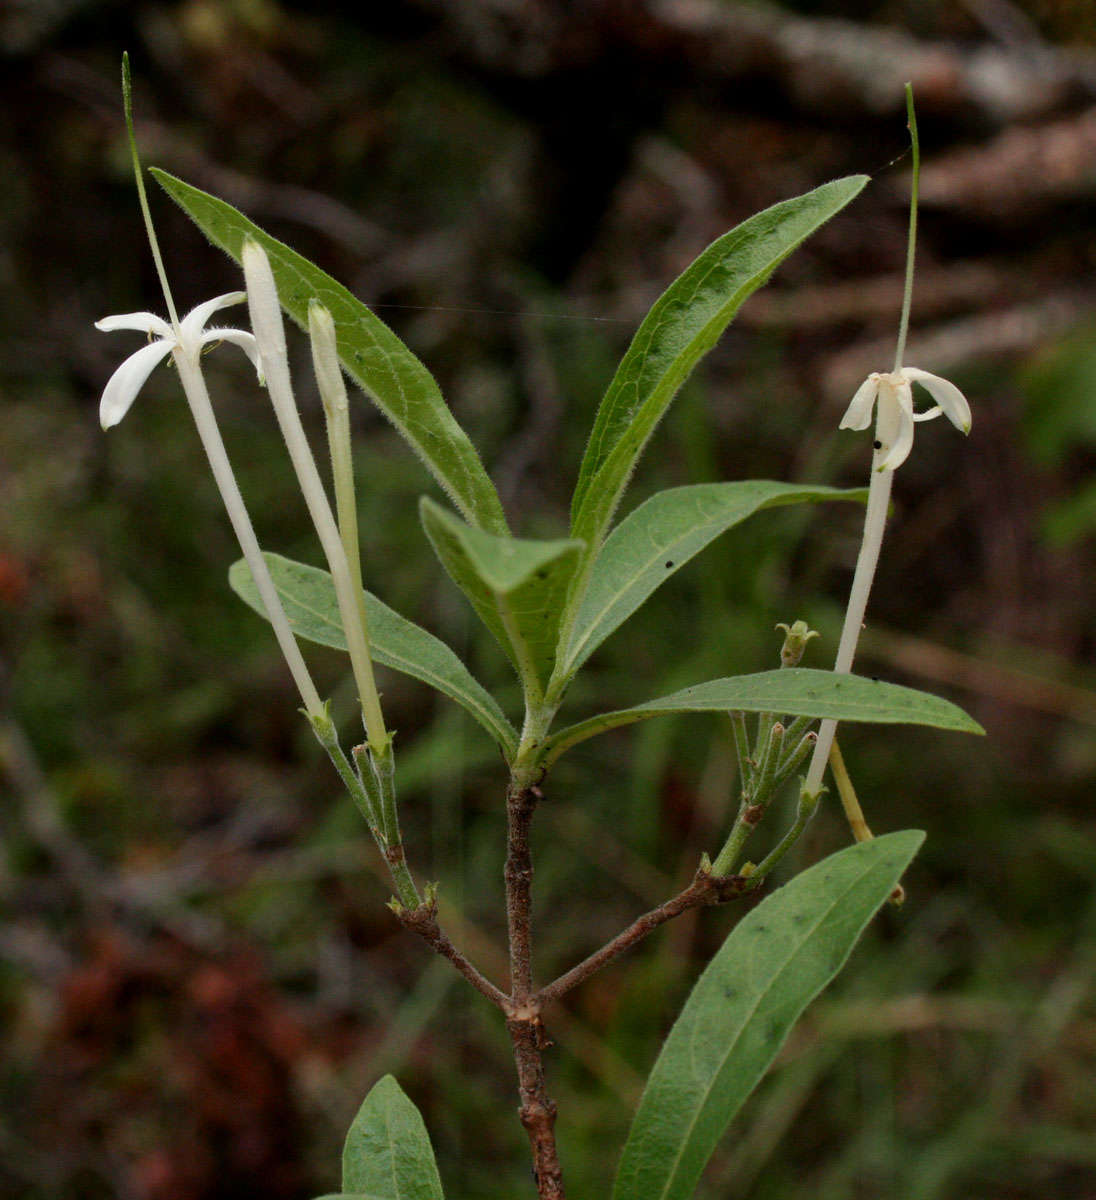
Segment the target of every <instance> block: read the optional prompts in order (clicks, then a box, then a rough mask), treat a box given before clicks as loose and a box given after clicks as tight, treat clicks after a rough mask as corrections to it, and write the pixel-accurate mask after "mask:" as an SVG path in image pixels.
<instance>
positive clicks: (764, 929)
mask: <svg viewBox="0 0 1096 1200" xmlns="http://www.w3.org/2000/svg"><path fill="white" fill-rule="evenodd" d="M755 928H756V929H757V932H758V933H768V932H769V927H768V925H757V926H755Z"/></svg>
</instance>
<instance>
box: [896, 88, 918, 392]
mask: <svg viewBox="0 0 1096 1200" xmlns="http://www.w3.org/2000/svg"><path fill="white" fill-rule="evenodd" d="M906 115H907V118H908V122H909V130H910V146H911V148H912V150H913V177H912V179H911V181H910V230H909V240H908V242H907V243H906V285H905V289H904V291H903V293H902V316H901V318H900V319H899V322H898V344H897V346H896V347H895V350H894V372H895V374H896V375H897V373H898V372H899V371H901V369H902V359H903V357H904V356H905V353H906V333H907V332H908V330H909V325H910V308H911V306H912V304H913V260H914V256H915V254H916V251H917V198H918V194H919V192H920V186H921V142H920V140H919V139H918V136H917V115H916V113H915V112H914V110H913V84H911V83H907V84H906Z"/></svg>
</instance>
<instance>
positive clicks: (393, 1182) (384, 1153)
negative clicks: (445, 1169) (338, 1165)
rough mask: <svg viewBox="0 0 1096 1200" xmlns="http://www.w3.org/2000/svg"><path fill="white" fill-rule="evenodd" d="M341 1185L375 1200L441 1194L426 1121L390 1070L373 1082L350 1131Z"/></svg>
mask: <svg viewBox="0 0 1096 1200" xmlns="http://www.w3.org/2000/svg"><path fill="white" fill-rule="evenodd" d="M342 1188H343V1192H344V1193H349V1194H351V1195H357V1194H359V1193H360V1194H364V1195H366V1196H371V1197H372V1196H375V1197H376V1198H377V1200H443V1197H442V1190H441V1179H440V1178H439V1176H438V1168H437V1164H436V1162H435V1161H434V1150H433V1148H432V1147H431V1145H430V1137H429V1135H428V1134H427V1132H426V1126H425V1125H424V1124H423V1120H422V1117H421V1116H420V1114H419V1110H418V1109H417V1108H416V1107H415V1106H414V1105H413V1104H412V1103H411V1101H410V1100H408V1098H407V1096H406V1095H405V1094H404V1092H403V1090H402V1089H401V1087H400V1085H399V1084H398V1083H397V1082H396V1081H395V1079H393V1078H392V1076H391V1075H385V1076H384V1078H383V1079H380V1080H378V1082H377V1083H376V1084H374V1086H373V1089H372V1091H370V1093H369V1095H368V1096H366V1098H365V1100H364V1101H363V1102H362V1106H361V1108H360V1109H359V1110H358V1115H357V1116H356V1117H355V1118H354V1123H353V1124H352V1125H351V1126H350V1132H349V1133H348V1134H347V1135H346V1143H345V1145H344V1146H343V1169H342Z"/></svg>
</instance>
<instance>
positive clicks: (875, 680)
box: [871, 675, 879, 683]
mask: <svg viewBox="0 0 1096 1200" xmlns="http://www.w3.org/2000/svg"><path fill="white" fill-rule="evenodd" d="M871 681H872V683H878V682H879V676H878V675H873V676H872V677H871Z"/></svg>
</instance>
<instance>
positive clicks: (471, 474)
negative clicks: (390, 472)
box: [152, 167, 506, 533]
mask: <svg viewBox="0 0 1096 1200" xmlns="http://www.w3.org/2000/svg"><path fill="white" fill-rule="evenodd" d="M152 174H153V175H154V176H155V177H156V180H157V182H158V183H159V184H160V186H161V187H162V188H163V189H164V191H166V192H167V194H168V195H169V196H170V197H171V198H172V200H174V201H175V202H176V204H178V205H179V207H180V208H182V209H183V211H184V212H185V213H186V214H187V216H189V217H190V219H191V220H192V221H193V222H194V223H195V225H197V226H198V228H199V229H201V231H202V232H203V233H204V234H205V235H206V237H207V238H209V240H210V241H211V242H212V243H213V244H214V245H215V246H219V247H220V248H221V249H222V250H224V251H225V252H226V253H227V254H228V255H230V256H231V257H232V258H234V259H235V260H236V262H239V261H240V257H241V254H242V251H243V245H244V241H245V240H246V239H247V238H249V237H250V238H254V239H255V241H257V242H259V243H260V244H261V245H262V247H263V249H264V250H265V251H266V252H267V255H268V256H269V257H270V265H271V267H272V269H273V271H274V279H275V282H276V283H277V285H278V296H279V298H280V300H281V302H282V307H283V308H284V309H285V311H286V312H287V313H288V314H289V315H290V316H291V317H292V318H293V320H294V321H296V322H297V324H298V325H300V326H301V328H302V329H307V328H308V304H309V301H310V300H312V299H313V298H316V299H319V300H320V301H322V302H323V304H324V305H326V307H327V308H328V309H329V311H330V312H331V316H332V317H333V318H334V321H335V329H336V333H337V337H338V347H339V358H340V359H341V360H342V364H343V366H344V367H345V368H346V371H347V373H348V374H349V375H350V376H351V378H352V379H353V380H354V381H355V382H356V383H357V384H358V385H359V387H361V388H362V389H363V391H365V393H366V394H367V395H368V396H369V397H370V399H372V401H373V403H374V404H376V406H377V407H378V408H379V409H380V410H381V412H383V413H384V415H385V416H386V417H387V418H388V419H389V420H390V421H391V422H392V424H393V425H395V426H396V428H397V429H398V430H399V431H400V433H401V434H402V435H403V437H404V438H405V439H406V441H407V443H408V444H409V445H410V446H411V448H412V450H414V452H415V453H416V454H417V455H418V456H419V457H420V458H421V459H422V461H423V463H424V464H425V466H426V468H427V470H428V471H429V472H430V473H431V474H432V475H433V476H434V478H435V479H436V480H437V481H438V483H439V484H440V485H441V487H442V489H443V490H444V491H445V492H446V493H447V494H448V495H449V496H450V498H451V499H452V501H453V503H454V504H455V505H456V506H457V509H458V510H459V511H460V512H461V513H463V514H464V516H465V517H466V518H467V519H468V520H469V521H471V522H472V523H473V524H474V525H477V526H479V527H481V528H483V529H490V530H492V531H493V532H495V533H505V532H506V518H505V516H504V515H503V511H502V504H501V502H500V501H499V497H498V493H497V492H496V491H495V487H494V485H493V484H492V483H491V480H490V479H489V478H488V476H487V472H486V471H485V470H484V469H483V464H482V463H481V462H480V459H479V455H478V454H477V453H476V451H475V448H474V447H473V445H472V443H471V442H470V441H469V440H468V435H467V434H466V433H465V432H464V430H463V429H461V427H460V426H459V425H458V424H457V422H456V420H455V418H454V417H453V414H452V413H451V412H450V411H449V408H448V406H447V405H446V403H445V401H444V400H443V399H442V395H441V391H440V390H439V388H438V385H437V382H436V381H435V380H434V377H433V376H432V375H431V374H430V372H429V371H428V370H427V369H426V367H424V366H423V364H422V363H421V362H420V361H419V360H418V359H417V358H416V357H415V355H414V354H412V353H411V351H410V350H409V349H408V348H407V347H406V346H405V345H404V344H403V343H402V342H401V341H400V339H399V338H398V337H396V335H395V334H394V333H393V332H392V330H391V329H389V328H388V326H387V325H385V324H384V322H383V321H381V320H379V319H378V318H377V317H376V316H374V314H373V313H372V312H370V310H369V309H368V308H367V307H366V306H365V305H364V304H363V303H362V302H361V301H360V300H358V299H357V298H356V297H355V296H353V295H352V294H351V293H350V292H349V291H347V289H346V288H344V287H343V286H342V284H341V283H338V282H336V281H335V280H334V279H332V278H331V276H330V275H328V274H326V272H324V271H321V270H320V269H319V267H316V266H314V265H313V264H312V263H310V262H309V261H308V259H306V258H302V257H301V255H299V254H297V253H296V251H294V250H291V249H290V248H289V247H288V246H286V245H284V244H283V243H282V242H279V241H277V240H276V239H275V238H272V237H271V236H270V235H269V234H268V233H266V232H264V231H263V230H262V229H260V228H259V227H258V225H255V224H254V223H253V222H251V221H249V220H248V219H247V217H245V216H244V215H243V213H241V212H238V211H237V210H236V209H235V208H233V207H232V205H231V204H226V203H225V202H224V201H223V200H219V199H217V197H216V196H211V195H209V193H208V192H203V191H199V190H198V188H195V187H191V186H190V184H188V183H184V182H183V181H182V180H181V179H176V178H175V176H173V175H169V174H168V173H167V172H166V171H160V170H157V169H156V168H155V167H153V168H152Z"/></svg>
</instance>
